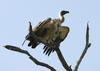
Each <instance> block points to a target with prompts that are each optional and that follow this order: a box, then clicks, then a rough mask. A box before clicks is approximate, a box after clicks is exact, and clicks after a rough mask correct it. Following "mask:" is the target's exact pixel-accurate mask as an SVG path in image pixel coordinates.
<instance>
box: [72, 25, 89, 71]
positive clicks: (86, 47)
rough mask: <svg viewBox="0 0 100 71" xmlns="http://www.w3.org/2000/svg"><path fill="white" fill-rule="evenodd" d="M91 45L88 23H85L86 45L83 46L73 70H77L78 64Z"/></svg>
mask: <svg viewBox="0 0 100 71" xmlns="http://www.w3.org/2000/svg"><path fill="white" fill-rule="evenodd" d="M90 46H91V43H89V25H88V24H87V30H86V45H85V48H84V50H83V52H82V54H81V56H80V58H79V60H78V61H77V63H76V66H75V69H74V70H73V71H78V68H79V65H80V63H81V62H82V59H83V58H84V56H85V54H86V52H87V50H88V48H89V47H90Z"/></svg>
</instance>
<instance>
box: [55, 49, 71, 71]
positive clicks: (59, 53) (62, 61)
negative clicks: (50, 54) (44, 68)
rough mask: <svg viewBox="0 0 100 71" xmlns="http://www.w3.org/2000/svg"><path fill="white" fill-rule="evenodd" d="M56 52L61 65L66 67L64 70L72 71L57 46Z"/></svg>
mask: <svg viewBox="0 0 100 71" xmlns="http://www.w3.org/2000/svg"><path fill="white" fill-rule="evenodd" d="M56 53H57V56H58V58H59V60H60V62H61V64H62V66H63V67H64V68H65V69H66V71H72V69H71V66H69V65H68V64H67V62H66V61H65V59H64V57H63V55H62V53H61V51H60V49H59V48H57V50H56Z"/></svg>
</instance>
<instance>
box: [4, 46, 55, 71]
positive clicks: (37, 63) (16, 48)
mask: <svg viewBox="0 0 100 71" xmlns="http://www.w3.org/2000/svg"><path fill="white" fill-rule="evenodd" d="M4 47H5V48H6V49H8V50H12V51H16V52H20V53H23V54H26V55H27V56H29V58H30V59H31V60H32V61H33V62H34V63H35V64H36V65H40V66H43V67H46V68H48V69H50V70H51V71H56V69H54V68H53V67H52V66H50V65H48V64H46V63H43V62H40V61H38V60H37V59H36V58H34V57H33V56H32V55H31V54H30V53H29V52H28V51H26V50H23V49H21V48H19V47H16V46H11V45H6V46H4Z"/></svg>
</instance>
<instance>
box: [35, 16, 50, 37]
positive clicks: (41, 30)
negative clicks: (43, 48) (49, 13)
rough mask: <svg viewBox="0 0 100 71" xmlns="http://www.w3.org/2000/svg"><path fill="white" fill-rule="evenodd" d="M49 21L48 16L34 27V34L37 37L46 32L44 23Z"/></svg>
mask: <svg viewBox="0 0 100 71" xmlns="http://www.w3.org/2000/svg"><path fill="white" fill-rule="evenodd" d="M50 21H51V18H48V19H46V20H44V21H42V22H40V23H39V25H38V26H37V27H36V28H35V34H36V36H38V37H42V36H44V35H45V34H46V33H47V28H46V25H47V24H48V23H49V22H50Z"/></svg>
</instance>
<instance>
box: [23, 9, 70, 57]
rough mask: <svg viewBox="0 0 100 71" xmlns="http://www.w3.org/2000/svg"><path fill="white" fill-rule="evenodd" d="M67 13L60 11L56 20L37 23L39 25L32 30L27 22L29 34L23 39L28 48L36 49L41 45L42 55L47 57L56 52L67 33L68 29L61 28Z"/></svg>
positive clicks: (49, 19)
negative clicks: (26, 41)
mask: <svg viewBox="0 0 100 71" xmlns="http://www.w3.org/2000/svg"><path fill="white" fill-rule="evenodd" d="M67 13H69V11H65V10H62V11H61V12H60V15H59V17H58V18H55V19H52V18H47V19H45V20H43V21H41V22H39V25H38V26H36V27H35V28H34V29H32V25H31V22H29V23H30V26H29V34H28V35H27V36H26V37H25V39H26V40H28V41H29V44H28V46H31V47H32V48H36V46H37V45H39V44H40V43H43V44H44V48H43V49H44V53H45V54H47V55H48V56H49V55H50V53H51V52H54V51H55V50H57V48H58V47H59V46H60V43H61V42H62V41H63V40H64V39H65V38H66V37H67V35H68V33H69V27H67V26H61V24H62V23H63V22H64V20H65V18H64V15H65V14H67ZM23 44H24V42H23Z"/></svg>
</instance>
